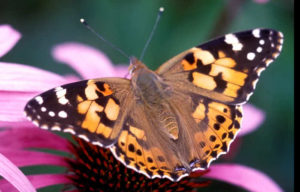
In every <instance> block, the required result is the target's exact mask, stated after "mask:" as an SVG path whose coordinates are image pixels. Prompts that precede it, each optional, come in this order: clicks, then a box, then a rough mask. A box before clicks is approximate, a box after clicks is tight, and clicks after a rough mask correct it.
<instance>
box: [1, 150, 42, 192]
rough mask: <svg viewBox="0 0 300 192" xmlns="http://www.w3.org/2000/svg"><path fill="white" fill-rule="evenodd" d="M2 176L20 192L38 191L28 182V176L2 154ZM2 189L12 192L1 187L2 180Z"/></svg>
mask: <svg viewBox="0 0 300 192" xmlns="http://www.w3.org/2000/svg"><path fill="white" fill-rule="evenodd" d="M0 176H2V177H3V178H5V179H6V180H7V181H8V182H9V183H11V184H12V185H13V186H14V187H15V188H17V189H18V191H20V192H33V191H36V190H35V189H34V187H33V186H32V184H31V183H30V182H29V181H28V179H27V178H26V176H25V175H24V174H23V173H22V172H21V171H20V170H19V169H18V168H17V167H16V166H15V165H14V164H13V163H12V162H11V161H9V160H8V159H7V158H6V157H5V156H3V155H2V154H0ZM0 188H1V190H3V191H11V190H5V187H3V185H1V180H0ZM12 189H13V188H12Z"/></svg>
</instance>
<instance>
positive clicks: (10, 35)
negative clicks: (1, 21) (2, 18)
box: [0, 25, 21, 57]
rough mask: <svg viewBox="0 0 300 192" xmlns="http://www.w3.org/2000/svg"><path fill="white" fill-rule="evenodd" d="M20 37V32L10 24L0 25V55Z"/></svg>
mask: <svg viewBox="0 0 300 192" xmlns="http://www.w3.org/2000/svg"><path fill="white" fill-rule="evenodd" d="M20 38H21V34H20V33H19V32H18V31H16V30H14V29H13V28H12V27H11V26H10V25H0V57H2V56H3V55H5V54H6V53H7V52H8V51H9V50H11V49H12V48H13V47H14V46H15V44H16V43H17V42H18V41H19V39H20Z"/></svg>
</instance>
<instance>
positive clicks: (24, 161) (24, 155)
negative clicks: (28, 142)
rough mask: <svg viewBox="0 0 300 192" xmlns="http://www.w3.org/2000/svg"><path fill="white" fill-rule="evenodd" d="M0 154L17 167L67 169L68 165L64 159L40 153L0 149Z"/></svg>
mask: <svg viewBox="0 0 300 192" xmlns="http://www.w3.org/2000/svg"><path fill="white" fill-rule="evenodd" d="M16 142H17V141H16ZM0 153H1V154H3V155H4V156H5V157H6V158H8V159H10V161H11V162H13V163H14V164H15V165H16V166H18V167H24V166H34V165H55V166H64V167H67V165H68V164H67V162H66V160H65V158H64V157H62V156H58V155H54V154H50V153H45V152H40V151H26V150H19V149H11V148H6V147H0Z"/></svg>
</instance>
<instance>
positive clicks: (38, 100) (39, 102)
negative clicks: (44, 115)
mask: <svg viewBox="0 0 300 192" xmlns="http://www.w3.org/2000/svg"><path fill="white" fill-rule="evenodd" d="M35 100H36V101H37V102H38V104H40V105H41V104H43V102H44V100H43V98H42V97H41V96H37V97H36V98H35Z"/></svg>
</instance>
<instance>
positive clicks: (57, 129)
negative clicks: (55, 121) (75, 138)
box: [51, 125, 61, 131]
mask: <svg viewBox="0 0 300 192" xmlns="http://www.w3.org/2000/svg"><path fill="white" fill-rule="evenodd" d="M51 131H61V128H60V127H58V126H56V125H55V126H53V127H51Z"/></svg>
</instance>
